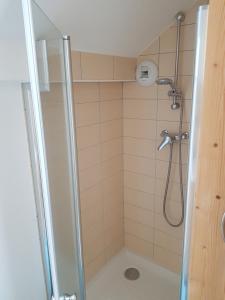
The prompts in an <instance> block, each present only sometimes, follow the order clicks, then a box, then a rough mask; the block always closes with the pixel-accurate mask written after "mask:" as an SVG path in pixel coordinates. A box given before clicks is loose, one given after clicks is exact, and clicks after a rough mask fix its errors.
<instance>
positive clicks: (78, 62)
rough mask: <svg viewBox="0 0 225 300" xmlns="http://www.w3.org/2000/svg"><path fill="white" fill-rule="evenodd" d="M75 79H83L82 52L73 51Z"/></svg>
mask: <svg viewBox="0 0 225 300" xmlns="http://www.w3.org/2000/svg"><path fill="white" fill-rule="evenodd" d="M71 59H72V74H73V80H81V53H80V52H78V51H71Z"/></svg>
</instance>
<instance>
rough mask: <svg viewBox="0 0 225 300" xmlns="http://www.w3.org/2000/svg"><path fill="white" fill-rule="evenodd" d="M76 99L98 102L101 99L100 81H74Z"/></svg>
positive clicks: (80, 101)
mask: <svg viewBox="0 0 225 300" xmlns="http://www.w3.org/2000/svg"><path fill="white" fill-rule="evenodd" d="M73 91H74V100H75V102H79V103H83V102H93V101H94V102H96V101H99V85H98V83H74V84H73Z"/></svg>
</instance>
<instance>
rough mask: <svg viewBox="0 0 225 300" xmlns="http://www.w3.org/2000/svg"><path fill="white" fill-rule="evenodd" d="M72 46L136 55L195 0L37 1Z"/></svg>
mask: <svg viewBox="0 0 225 300" xmlns="http://www.w3.org/2000/svg"><path fill="white" fill-rule="evenodd" d="M36 2H37V3H38V4H39V5H40V7H41V8H42V9H43V10H44V11H45V12H46V14H47V15H48V16H49V17H50V19H51V20H52V21H53V22H54V23H55V24H56V26H58V28H59V29H60V30H61V31H62V32H63V33H64V34H67V35H70V36H71V39H72V48H73V49H75V50H80V51H86V52H97V53H105V54H114V55H121V56H137V54H139V53H140V52H141V51H142V50H143V49H144V48H145V47H146V46H148V45H149V44H150V43H151V41H153V39H154V38H155V37H157V36H158V35H159V34H160V33H161V32H162V30H163V29H164V28H166V27H167V26H168V25H169V24H170V23H171V22H172V20H173V17H174V15H175V14H176V13H177V12H178V11H179V10H183V11H186V10H187V9H189V8H190V7H191V6H192V5H193V3H194V2H195V0H36Z"/></svg>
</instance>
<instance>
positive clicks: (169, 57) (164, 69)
mask: <svg viewBox="0 0 225 300" xmlns="http://www.w3.org/2000/svg"><path fill="white" fill-rule="evenodd" d="M174 70H175V53H161V54H160V55H159V76H163V77H164V76H174ZM181 74H182V73H181Z"/></svg>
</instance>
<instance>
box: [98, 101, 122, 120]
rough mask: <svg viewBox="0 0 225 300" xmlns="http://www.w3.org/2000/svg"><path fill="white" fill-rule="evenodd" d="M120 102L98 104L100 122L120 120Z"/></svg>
mask: <svg viewBox="0 0 225 300" xmlns="http://www.w3.org/2000/svg"><path fill="white" fill-rule="evenodd" d="M122 111H123V103H122V100H112V101H104V102H101V103H100V115H101V122H106V121H111V120H115V119H121V118H122Z"/></svg>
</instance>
